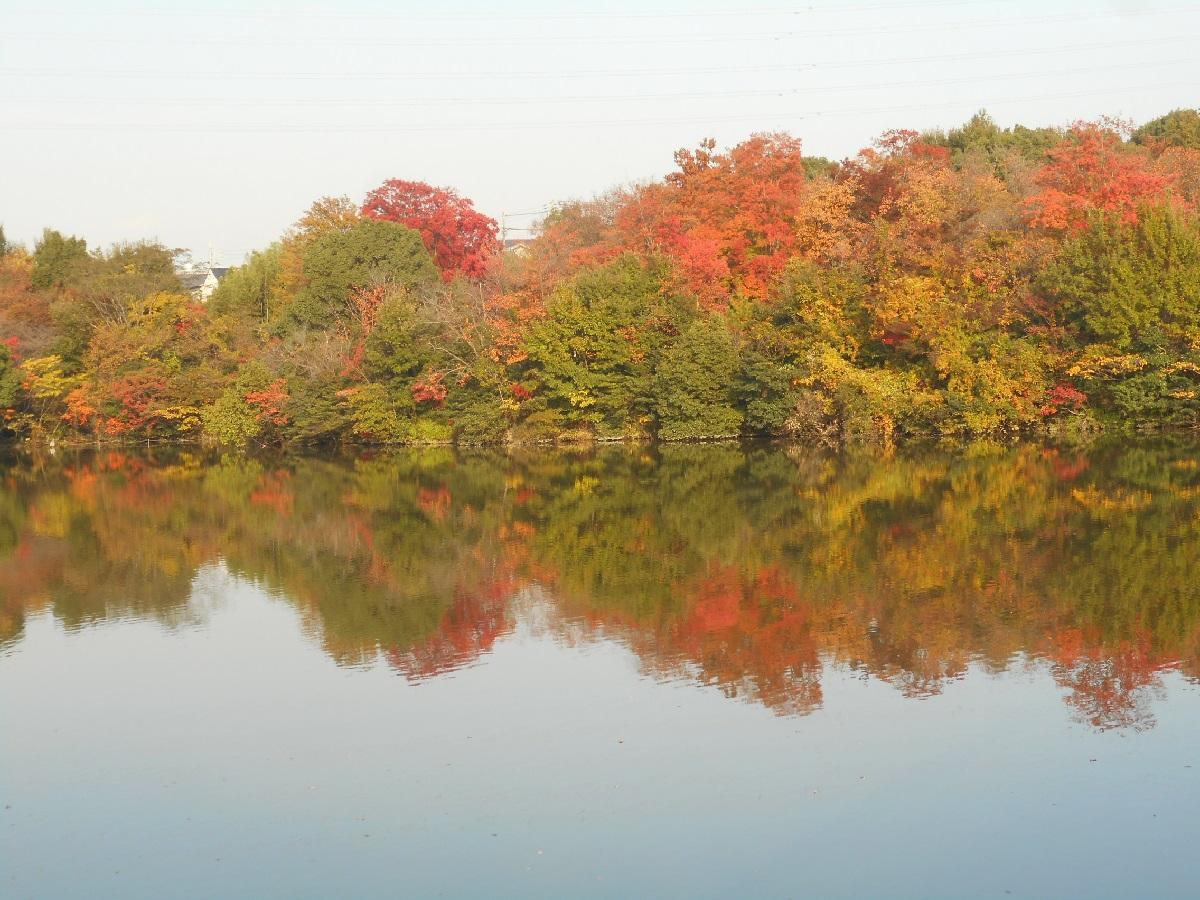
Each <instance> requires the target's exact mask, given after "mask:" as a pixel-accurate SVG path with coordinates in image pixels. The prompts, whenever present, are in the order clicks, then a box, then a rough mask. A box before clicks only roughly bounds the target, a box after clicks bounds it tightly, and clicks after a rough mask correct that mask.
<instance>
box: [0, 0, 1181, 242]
mask: <svg viewBox="0 0 1200 900" xmlns="http://www.w3.org/2000/svg"><path fill="white" fill-rule="evenodd" d="M1198 41H1200V2H1198V0H1092V2H1085V0H894V2H887V0H859V2H838V0H812V2H808V0H805V2H796V3H788V2H785V0H761V2H759V0H745V2H743V3H737V2H734V0H702V2H690V3H684V2H680V0H643V2H640V3H639V2H634V0H608V2H604V3H600V2H589V3H578V4H567V3H561V2H560V3H551V2H547V0H515V2H508V3H504V2H491V3H483V2H478V0H477V2H472V3H456V2H446V3H442V4H436V3H429V2H422V3H413V2H407V0H397V2H392V3H385V2H382V0H342V2H338V3H334V2H311V3H304V4H286V3H280V2H278V0H276V2H268V0H221V2H212V3H198V2H194V0H193V2H183V3H168V2H163V0H158V2H127V3H102V2H63V3H51V2H47V3H41V2H38V3H36V4H34V3H30V2H28V0H26V2H23V3H13V2H11V0H0V84H3V88H0V104H2V111H0V122H3V136H2V137H0V224H3V225H4V227H5V230H6V231H7V233H8V236H9V238H10V239H15V240H19V241H23V242H25V243H27V244H31V243H32V242H33V240H34V239H35V238H36V236H37V235H38V234H40V232H41V230H42V228H43V227H46V226H51V227H54V228H58V229H59V230H61V231H64V232H67V233H72V234H77V235H80V236H82V237H85V238H87V239H88V243H89V245H90V246H103V245H108V244H110V243H112V242H114V241H123V240H136V239H141V238H150V239H157V240H160V241H162V242H163V243H164V244H166V245H167V246H171V247H186V248H190V249H192V250H193V251H194V252H195V254H196V256H197V258H201V259H203V258H206V257H207V255H208V252H209V248H210V246H211V247H212V248H214V249H215V251H216V253H217V254H218V255H219V258H220V260H221V261H222V262H224V263H226V264H230V263H237V262H240V261H241V259H242V257H243V255H244V254H245V253H246V252H247V251H249V250H252V249H255V248H258V247H262V246H265V245H266V244H269V243H270V242H271V241H272V240H274V239H276V238H277V237H278V236H279V235H280V233H281V232H282V231H283V230H284V229H285V228H286V227H287V226H288V225H289V224H290V223H291V222H293V221H294V220H295V219H296V218H297V217H298V216H299V215H300V214H301V213H302V212H303V211H304V209H305V208H307V206H308V205H309V204H310V203H311V202H312V201H313V200H314V199H316V198H317V197H320V196H323V195H331V194H332V195H337V194H346V195H348V196H350V197H351V198H352V199H354V200H355V201H356V202H357V201H361V199H362V197H363V195H364V194H365V193H366V192H367V191H368V190H369V189H371V188H372V187H374V186H375V185H377V184H378V183H380V182H381V181H383V180H384V179H386V178H392V177H395V178H407V179H414V180H421V181H428V182H431V183H433V184H436V185H445V186H450V187H454V188H456V189H458V190H459V191H460V192H461V193H463V194H464V195H466V196H468V197H471V198H472V199H474V200H475V202H476V205H477V206H478V207H479V208H480V209H481V210H482V211H484V212H486V213H488V214H489V215H492V216H495V217H496V218H497V219H499V218H500V216H501V214H502V213H507V214H509V215H508V216H507V217H506V218H507V221H508V223H509V225H510V226H519V225H527V224H529V223H530V221H531V220H532V219H533V218H535V216H530V215H517V214H522V213H529V212H532V211H536V210H541V209H543V208H544V207H545V206H546V204H547V203H551V202H554V201H557V200H564V199H570V198H577V197H590V196H592V195H594V194H596V193H599V192H602V191H604V190H605V189H607V188H609V187H612V186H614V185H616V184H620V183H623V182H629V181H634V180H642V179H646V178H654V177H659V176H661V175H663V174H664V173H666V172H667V171H669V170H670V169H671V168H672V153H673V152H674V151H675V149H677V148H679V147H682V146H694V145H695V144H696V143H697V142H698V141H699V140H701V139H702V138H704V137H706V136H712V137H715V138H716V139H717V141H718V144H719V145H720V146H729V145H731V144H734V143H736V142H738V141H739V140H742V139H744V138H745V137H747V136H748V135H750V134H751V133H753V132H755V131H776V130H784V131H789V132H791V133H793V134H795V135H797V136H799V137H801V138H802V139H803V141H804V146H805V150H806V152H808V153H811V154H814V155H823V156H831V157H834V158H842V157H845V156H848V155H851V154H853V153H855V152H856V151H857V150H858V149H859V148H860V147H863V146H866V145H867V144H869V143H870V142H871V140H872V139H873V138H874V137H876V136H877V135H878V134H880V133H881V132H882V131H884V130H886V129H889V128H898V127H909V128H917V129H924V128H930V127H938V126H940V127H948V126H953V125H956V124H960V123H962V122H963V121H965V120H966V119H967V118H968V117H970V115H971V114H972V113H973V112H975V111H976V110H978V109H980V108H987V110H988V111H989V112H990V113H991V114H992V115H993V117H994V118H995V119H997V121H999V122H1000V123H1001V124H1005V125H1008V124H1012V123H1014V122H1021V123H1023V124H1028V125H1044V124H1055V125H1058V124H1066V123H1069V122H1071V121H1073V120H1076V119H1080V118H1096V117H1098V116H1101V115H1117V116H1121V117H1125V118H1128V119H1132V120H1134V121H1137V122H1141V121H1145V120H1146V119H1149V118H1153V117H1154V116H1157V115H1160V114H1162V113H1164V112H1167V111H1168V110H1170V109H1173V108H1177V107H1181V106H1192V107H1195V106H1198V105H1200V54H1198V53H1197V52H1196V48H1197V42H1198ZM510 236H514V237H515V236H523V233H521V232H517V231H510Z"/></svg>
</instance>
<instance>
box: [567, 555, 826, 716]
mask: <svg viewBox="0 0 1200 900" xmlns="http://www.w3.org/2000/svg"><path fill="white" fill-rule="evenodd" d="M680 590H681V591H683V593H684V595H685V601H684V602H685V610H684V612H683V613H682V615H681V616H680V617H679V618H673V619H669V620H668V621H666V622H664V623H662V624H661V625H659V626H658V627H656V628H655V627H650V626H648V625H647V624H646V623H639V622H636V621H630V620H629V619H628V618H626V617H624V616H622V615H620V614H616V613H611V612H607V611H598V610H589V611H586V612H584V616H585V618H586V620H587V622H588V623H589V624H590V625H591V626H593V627H600V628H602V629H603V630H604V631H605V632H607V633H609V634H613V635H617V636H620V637H622V638H623V639H624V640H625V641H627V642H628V643H629V645H630V647H631V648H632V649H633V651H634V652H635V653H637V655H638V656H639V657H640V658H641V660H642V662H643V664H644V665H645V666H646V667H647V669H648V670H649V671H650V672H651V673H653V674H655V675H657V676H660V677H694V678H696V679H697V680H699V681H701V682H703V683H706V684H713V685H716V686H718V687H720V689H721V690H722V691H723V692H724V693H725V694H726V695H727V696H730V697H741V698H743V699H746V700H752V701H756V702H759V703H762V704H764V705H765V706H768V707H770V708H771V709H773V710H775V711H776V712H779V713H783V714H803V713H807V712H811V711H812V710H814V709H817V708H819V707H820V705H821V700H822V695H821V662H820V659H819V657H818V643H817V636H816V634H815V633H814V629H813V616H812V611H811V609H810V608H809V607H808V606H807V605H806V604H804V603H802V602H801V601H800V599H799V597H798V595H797V592H796V589H795V586H794V585H792V584H791V582H790V581H788V579H787V578H786V577H785V576H783V575H782V574H781V573H780V572H779V571H778V569H776V568H774V567H768V568H764V569H761V570H759V571H757V572H749V573H748V572H745V571H743V570H742V569H739V568H737V567H734V566H721V565H716V564H714V565H712V566H710V567H709V568H708V570H707V571H706V572H705V573H704V574H703V575H702V576H700V577H699V578H698V579H697V580H696V581H694V582H693V583H691V584H688V585H684V586H682V587H681V588H680Z"/></svg>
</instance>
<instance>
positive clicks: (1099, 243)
mask: <svg viewBox="0 0 1200 900" xmlns="http://www.w3.org/2000/svg"><path fill="white" fill-rule="evenodd" d="M675 162H676V169H675V171H673V172H672V173H671V174H669V175H667V176H666V177H665V178H664V179H662V180H661V181H656V182H651V183H647V184H640V185H634V186H629V187H623V188H618V189H616V190H613V191H611V192H610V193H608V194H606V195H604V196H601V197H598V198H596V199H594V200H590V201H581V202H571V203H565V204H562V205H559V206H557V207H556V208H554V209H553V210H552V212H551V213H550V214H549V215H548V216H547V217H546V219H545V220H544V221H543V222H542V223H541V227H540V232H539V236H538V237H537V238H536V239H535V240H532V241H529V242H524V243H522V244H520V246H518V247H516V248H507V249H506V248H502V247H501V246H500V242H499V241H498V239H497V238H498V235H497V228H496V223H495V222H494V221H493V220H491V219H489V218H488V217H486V216H484V215H482V214H481V213H479V212H478V211H476V210H475V209H474V207H473V205H472V204H471V202H470V201H468V200H466V199H464V198H461V197H459V196H458V195H457V194H455V193H454V192H453V191H449V190H443V189H437V188H432V187H430V186H429V185H425V184H421V183H416V182H407V181H397V180H393V181H388V182H385V183H384V184H383V185H381V186H380V187H379V188H378V189H376V190H374V191H372V192H371V193H370V194H369V195H368V196H367V197H366V198H365V199H364V201H363V203H362V204H355V203H352V202H351V201H349V200H348V199H346V198H334V199H330V198H326V199H322V200H319V201H317V202H316V203H315V204H314V205H313V206H312V208H311V209H310V210H309V211H308V212H307V213H306V214H305V215H304V216H303V217H302V218H301V219H300V221H299V222H297V223H296V225H295V226H294V227H293V228H292V229H291V230H289V232H288V233H287V234H285V235H284V236H283V237H282V238H281V239H280V240H279V241H278V242H277V243H275V244H273V245H272V246H270V247H268V248H266V249H265V250H262V251H260V252H257V253H254V254H252V255H251V256H250V257H249V258H248V259H247V261H246V262H245V263H244V264H243V265H241V266H239V267H237V268H235V269H233V270H231V271H230V272H229V274H228V275H227V276H226V277H225V279H224V280H223V281H222V282H221V284H220V286H219V287H218V289H217V290H216V292H215V294H213V296H212V297H211V299H210V300H209V302H207V303H200V302H197V301H196V300H195V299H193V298H192V297H191V296H190V295H188V294H187V293H185V292H183V291H182V290H181V287H180V284H179V281H178V279H177V277H176V275H175V270H174V264H173V257H172V253H171V252H170V251H169V250H167V249H166V248H163V247H160V246H155V245H149V244H135V245H125V246H117V247H113V248H111V249H109V250H106V251H101V252H94V251H90V250H89V249H88V247H87V245H86V244H85V243H84V241H82V240H80V239H78V238H72V237H66V236H63V235H61V234H59V233H57V232H54V231H47V232H46V233H45V234H44V235H43V237H42V239H41V240H40V241H38V243H37V245H36V246H35V247H34V248H33V249H32V251H27V250H25V249H23V248H20V247H8V246H7V245H5V244H4V241H3V238H2V236H0V251H2V253H3V255H2V258H0V336H3V344H2V345H0V410H2V411H3V427H4V429H5V431H6V433H7V434H8V435H10V436H17V437H21V436H30V437H35V438H57V439H60V440H62V439H66V438H68V437H74V438H86V439H88V440H99V441H103V440H118V439H120V440H131V439H136V440H174V439H197V438H199V439H204V440H206V441H210V442H215V443H219V444H222V445H225V446H228V447H245V446H249V445H265V444H277V443H314V442H332V441H347V440H350V441H359V442H372V443H424V442H450V441H456V442H459V443H488V442H513V443H522V442H535V441H546V440H564V439H586V440H591V439H619V438H639V439H640V438H653V437H658V438H661V439H666V440H678V439H702V438H710V437H725V436H736V435H782V436H788V437H794V438H797V439H802V440H815V441H821V442H825V443H831V444H835V443H841V442H854V441H880V442H890V441H893V440H896V439H898V438H901V437H904V436H908V435H917V434H920V435H946V434H954V435H1002V434H1017V433H1022V432H1029V431H1033V430H1044V429H1051V430H1063V429H1071V430H1081V429H1092V428H1097V427H1102V426H1109V427H1111V426H1119V427H1187V428H1195V427H1197V426H1198V425H1200V211H1198V209H1200V207H1198V203H1200V112H1197V111H1195V110H1179V111H1176V112H1172V113H1170V114H1168V115H1166V116H1163V117H1162V118H1160V119H1157V120H1155V121H1153V122H1150V123H1148V124H1146V125H1144V126H1142V127H1140V128H1137V129H1133V128H1130V127H1128V126H1126V125H1124V124H1122V123H1119V122H1109V121H1105V122H1099V123H1078V124H1076V125H1073V126H1071V127H1068V128H1024V127H1021V126H1016V127H1014V128H1001V127H999V126H997V125H996V124H995V123H994V122H993V121H992V120H990V119H989V118H988V117H987V116H986V114H983V113H981V114H979V115H977V116H975V117H974V118H972V119H971V120H970V121H969V122H968V123H966V124H965V125H964V126H963V127H961V128H958V129H954V130H951V131H949V132H947V133H941V132H937V133H924V134H919V133H916V132H911V131H894V132H889V133H887V134H885V135H883V136H882V137H881V138H880V139H879V140H878V141H876V142H875V143H874V144H873V145H872V146H871V147H869V148H867V149H864V150H862V151H861V152H860V153H858V154H857V155H856V156H854V157H852V158H849V159H846V160H843V161H840V162H834V161H830V160H824V159H818V158H812V157H805V156H803V155H802V153H801V146H800V142H799V141H798V140H797V139H795V138H793V137H791V136H789V135H786V134H760V135H755V136H753V137H751V138H750V139H749V140H747V141H745V142H743V143H741V144H738V145H737V146H735V147H733V148H731V149H729V150H727V151H719V150H718V149H717V148H716V146H715V144H714V143H713V142H711V141H707V142H704V143H702V144H701V146H700V147H698V148H697V149H695V150H681V151H679V152H678V153H676V155H675Z"/></svg>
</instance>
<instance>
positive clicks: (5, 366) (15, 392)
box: [0, 343, 21, 429]
mask: <svg viewBox="0 0 1200 900" xmlns="http://www.w3.org/2000/svg"><path fill="white" fill-rule="evenodd" d="M20 395H21V372H20V369H18V368H17V365H16V363H15V362H14V360H13V357H12V351H10V350H9V349H8V346H7V345H6V344H4V343H0V429H2V428H4V427H5V426H4V421H3V418H2V417H3V415H4V410H6V409H12V408H13V407H15V406H16V405H17V401H18V399H19V398H20Z"/></svg>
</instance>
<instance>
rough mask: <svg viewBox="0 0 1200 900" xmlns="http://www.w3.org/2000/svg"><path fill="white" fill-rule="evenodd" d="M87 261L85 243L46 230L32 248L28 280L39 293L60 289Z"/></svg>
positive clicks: (49, 229)
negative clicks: (31, 269) (54, 288)
mask: <svg viewBox="0 0 1200 900" xmlns="http://www.w3.org/2000/svg"><path fill="white" fill-rule="evenodd" d="M87 259H88V252H87V241H85V240H83V239H82V238H75V237H65V236H64V235H63V234H61V233H60V232H57V231H55V230H53V229H51V228H47V229H46V230H45V231H43V232H42V236H41V238H40V239H39V240H38V242H37V244H36V245H35V246H34V248H33V276H32V277H31V279H30V280H31V281H32V282H33V286H34V287H35V288H36V289H37V290H39V291H44V290H48V289H50V288H53V287H61V286H62V285H63V284H64V283H65V282H66V281H67V279H68V278H70V277H71V276H72V275H73V274H74V273H75V271H76V269H77V268H78V267H79V266H81V265H83V264H84V263H85V262H86V261H87Z"/></svg>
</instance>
